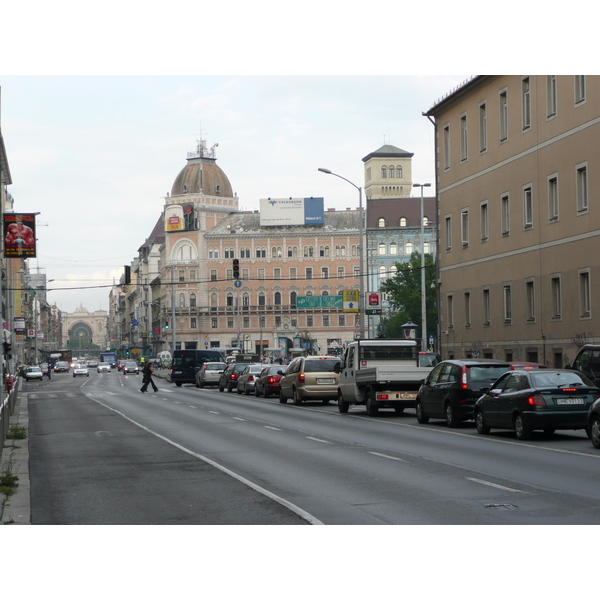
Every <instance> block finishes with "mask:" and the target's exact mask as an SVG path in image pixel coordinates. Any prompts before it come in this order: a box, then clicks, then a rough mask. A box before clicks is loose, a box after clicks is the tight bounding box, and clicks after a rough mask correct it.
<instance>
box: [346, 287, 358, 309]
mask: <svg viewBox="0 0 600 600" xmlns="http://www.w3.org/2000/svg"><path fill="white" fill-rule="evenodd" d="M359 297H360V296H359V291H358V290H343V291H342V303H343V308H344V312H356V313H357V312H358V302H359Z"/></svg>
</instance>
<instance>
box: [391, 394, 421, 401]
mask: <svg viewBox="0 0 600 600" xmlns="http://www.w3.org/2000/svg"><path fill="white" fill-rule="evenodd" d="M416 397H417V392H400V393H398V394H396V399H397V400H414V399H415V398H416Z"/></svg>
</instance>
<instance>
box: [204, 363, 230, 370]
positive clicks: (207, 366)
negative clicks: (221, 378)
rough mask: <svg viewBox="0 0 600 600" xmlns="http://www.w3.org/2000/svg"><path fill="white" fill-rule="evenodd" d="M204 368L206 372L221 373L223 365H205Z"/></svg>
mask: <svg viewBox="0 0 600 600" xmlns="http://www.w3.org/2000/svg"><path fill="white" fill-rule="evenodd" d="M204 368H205V369H206V370H207V371H222V370H223V369H224V368H225V363H206V365H205V367H204Z"/></svg>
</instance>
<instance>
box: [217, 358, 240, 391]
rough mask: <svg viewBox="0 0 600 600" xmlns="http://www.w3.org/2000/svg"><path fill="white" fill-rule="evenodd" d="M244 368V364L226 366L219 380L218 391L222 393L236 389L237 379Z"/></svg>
mask: <svg viewBox="0 0 600 600" xmlns="http://www.w3.org/2000/svg"><path fill="white" fill-rule="evenodd" d="M245 368H246V365H245V364H244V363H231V364H230V365H228V366H227V368H226V369H225V370H224V371H223V373H221V377H220V378H219V391H220V392H222V391H223V390H225V389H226V390H227V391H228V392H231V391H233V389H234V388H237V380H238V377H239V376H240V375H241V374H242V371H243V370H244V369H245Z"/></svg>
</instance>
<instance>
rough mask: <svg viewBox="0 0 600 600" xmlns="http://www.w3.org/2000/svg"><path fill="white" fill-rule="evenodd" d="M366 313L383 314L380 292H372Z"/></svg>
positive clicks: (369, 295)
mask: <svg viewBox="0 0 600 600" xmlns="http://www.w3.org/2000/svg"><path fill="white" fill-rule="evenodd" d="M365 313H366V314H368V315H380V314H381V294H379V292H370V293H369V294H368V301H367V307H366V310H365Z"/></svg>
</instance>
